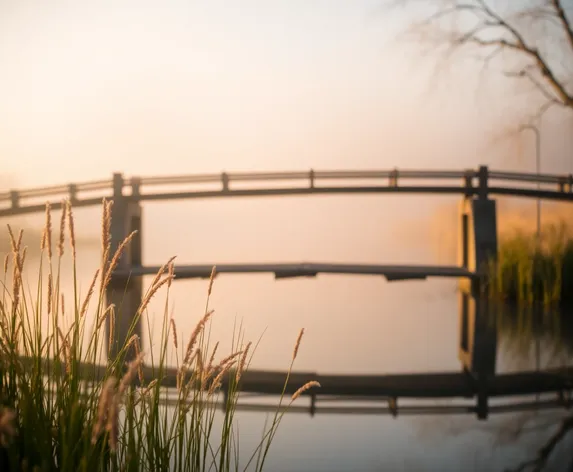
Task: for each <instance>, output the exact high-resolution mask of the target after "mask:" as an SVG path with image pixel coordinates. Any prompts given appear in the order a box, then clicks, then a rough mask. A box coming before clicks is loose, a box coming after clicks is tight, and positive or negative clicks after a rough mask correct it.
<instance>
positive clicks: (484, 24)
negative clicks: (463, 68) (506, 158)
mask: <svg viewBox="0 0 573 472" xmlns="http://www.w3.org/2000/svg"><path fill="white" fill-rule="evenodd" d="M389 1H392V0H389ZM393 1H394V3H400V4H402V5H404V4H407V3H410V2H412V1H413V0H401V1H400V0H393ZM434 2H435V3H437V4H438V5H440V4H441V7H438V8H437V11H434V12H433V13H431V14H430V15H428V16H426V17H425V18H423V19H422V20H421V21H418V22H416V23H414V24H412V27H411V29H410V31H411V32H416V33H418V34H419V35H420V36H419V37H418V41H419V42H420V43H421V44H424V45H425V46H426V47H428V48H431V49H433V50H440V51H441V52H443V53H444V54H443V56H441V58H440V59H439V60H438V61H437V63H436V66H437V68H438V69H439V70H440V71H441V72H443V71H444V70H445V67H446V65H447V64H450V65H451V63H452V62H451V61H452V58H453V55H454V53H456V52H457V51H461V50H462V49H463V50H466V51H467V50H468V48H471V49H475V50H477V51H481V52H482V53H481V54H479V55H480V56H481V57H480V58H479V59H480V60H481V61H483V63H484V67H483V68H482V69H481V70H480V73H479V74H480V75H479V77H478V79H480V81H483V73H484V71H485V70H486V69H489V68H490V67H489V66H490V63H491V62H492V59H494V58H499V57H503V60H511V61H517V62H518V64H519V63H521V65H517V69H516V68H515V67H514V66H515V64H514V65H513V66H510V67H513V69H514V70H513V71H509V72H508V71H507V70H505V71H503V72H506V73H505V75H506V76H507V77H510V78H513V79H517V80H523V81H525V82H527V83H529V84H530V85H532V86H533V88H532V90H534V91H536V92H537V93H538V94H539V97H541V99H542V102H540V103H539V102H538V103H537V104H535V105H533V106H534V107H538V108H537V109H536V113H535V117H539V116H541V115H543V114H544V113H545V112H546V111H547V110H548V109H550V108H551V107H553V106H556V105H559V106H562V107H566V108H569V109H573V89H572V87H571V84H569V83H568V81H567V79H568V68H569V67H571V66H572V65H573V56H572V55H571V54H570V53H572V52H573V31H572V25H571V22H572V21H573V20H571V21H570V19H569V17H568V16H567V12H566V11H565V9H564V5H563V2H564V0H544V1H543V2H542V3H541V4H540V5H534V6H531V5H529V6H527V7H524V8H518V7H517V5H518V4H519V3H518V2H515V3H514V2H510V3H511V6H512V7H513V10H509V11H510V13H501V12H500V11H496V10H495V9H494V8H493V7H492V6H491V2H490V1H489V0H461V1H455V0H453V1H446V0H434ZM508 5H509V4H508ZM508 8H509V7H508ZM515 10H518V11H517V12H515ZM456 15H464V16H463V18H462V19H465V20H468V21H469V23H470V25H469V27H462V26H460V27H459V28H458V27H457V26H455V25H454V26H447V25H445V24H444V21H445V20H447V19H448V18H453V17H455V16H456ZM539 22H541V23H540V27H541V28H542V30H543V34H541V35H539V33H538V37H539V38H543V41H544V43H547V44H550V46H549V47H546V48H545V49H543V48H542V49H540V48H539V47H538V46H537V44H536V42H535V41H533V40H531V37H530V36H531V35H530V34H529V33H531V32H532V31H535V30H537V28H536V25H537V24H538V23H539ZM546 28H549V30H548V31H549V33H550V34H551V35H552V36H550V35H548V34H547V33H546V32H545V29H546ZM556 32H559V34H555V33H556ZM432 33H433V35H432ZM562 33H563V34H564V36H563V35H562ZM563 37H565V38H566V40H567V47H566V48H565V49H566V51H567V54H568V55H567V56H564V53H565V51H564V48H563V46H564V44H562V45H560V44H559V43H558V41H562V40H563ZM556 43H557V44H556ZM443 46H446V47H445V49H443ZM428 52H429V51H426V54H427V53H428ZM469 57H471V55H470V56H469ZM447 61H450V62H447ZM446 62H447V64H446ZM506 69H507V68H506ZM434 80H435V77H434Z"/></svg>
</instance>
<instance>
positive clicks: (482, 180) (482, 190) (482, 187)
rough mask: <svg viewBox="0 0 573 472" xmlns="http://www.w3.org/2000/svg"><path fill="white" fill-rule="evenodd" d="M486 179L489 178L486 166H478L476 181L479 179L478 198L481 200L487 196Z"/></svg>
mask: <svg viewBox="0 0 573 472" xmlns="http://www.w3.org/2000/svg"><path fill="white" fill-rule="evenodd" d="M488 177H489V171H488V168H487V166H480V168H479V170H478V179H479V187H478V197H479V198H480V199H482V200H485V199H486V198H487V197H488V194H489V189H488V185H489V184H488Z"/></svg>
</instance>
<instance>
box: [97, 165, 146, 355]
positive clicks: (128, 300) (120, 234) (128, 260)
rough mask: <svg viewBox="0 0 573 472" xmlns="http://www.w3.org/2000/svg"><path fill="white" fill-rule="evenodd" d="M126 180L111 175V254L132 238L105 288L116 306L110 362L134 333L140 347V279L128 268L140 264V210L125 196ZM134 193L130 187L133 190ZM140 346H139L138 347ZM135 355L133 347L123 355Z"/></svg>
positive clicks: (108, 300)
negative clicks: (127, 239)
mask: <svg viewBox="0 0 573 472" xmlns="http://www.w3.org/2000/svg"><path fill="white" fill-rule="evenodd" d="M124 186H125V181H124V179H123V176H122V174H114V175H113V207H112V212H111V224H110V232H111V234H110V239H111V249H110V254H111V255H113V254H115V252H116V250H117V249H118V247H119V246H120V245H121V243H122V242H123V241H124V240H125V238H127V237H128V236H129V235H130V234H131V233H132V232H133V231H136V233H135V235H134V236H133V237H132V239H131V243H130V244H128V245H127V246H126V247H125V249H124V250H123V252H122V255H121V257H120V259H119V262H118V265H117V267H116V271H117V272H118V273H115V274H112V277H111V280H110V283H109V285H108V286H107V288H106V302H107V305H110V304H112V303H113V304H114V305H115V320H114V321H113V322H114V329H113V334H114V335H113V338H112V339H110V341H111V343H112V344H111V346H108V353H109V356H110V359H114V358H115V357H116V356H117V354H118V353H119V351H120V350H121V349H122V347H123V346H124V345H125V343H126V342H127V341H128V339H129V338H130V337H131V336H132V335H134V334H136V335H138V336H139V338H140V345H141V334H142V329H141V319H140V315H139V307H140V305H141V300H142V291H143V284H142V277H135V276H131V275H130V274H129V272H130V269H131V268H132V267H134V266H141V264H142V257H141V256H142V245H141V240H142V236H141V213H142V211H141V207H140V205H139V201H137V200H135V199H133V198H131V197H130V196H126V195H124V191H123V190H124ZM132 190H133V188H132ZM111 322H112V319H111V317H109V316H108V317H107V318H106V331H107V336H106V339H109V335H110V331H111ZM141 347H142V346H141ZM134 354H135V351H134V349H133V348H130V349H129V351H128V352H127V353H126V357H127V358H128V359H132V358H133V356H134Z"/></svg>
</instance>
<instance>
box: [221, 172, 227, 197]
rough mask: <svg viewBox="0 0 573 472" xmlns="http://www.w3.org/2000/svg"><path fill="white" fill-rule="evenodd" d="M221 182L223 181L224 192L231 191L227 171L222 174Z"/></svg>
mask: <svg viewBox="0 0 573 472" xmlns="http://www.w3.org/2000/svg"><path fill="white" fill-rule="evenodd" d="M221 182H222V183H223V192H228V191H229V175H228V174H227V173H226V172H223V173H222V174H221Z"/></svg>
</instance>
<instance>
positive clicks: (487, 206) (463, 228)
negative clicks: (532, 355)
mask: <svg viewBox="0 0 573 472" xmlns="http://www.w3.org/2000/svg"><path fill="white" fill-rule="evenodd" d="M479 179H480V184H479V191H478V196H477V197H465V198H464V199H463V200H462V202H461V205H460V210H459V219H460V226H459V244H458V265H459V266H461V267H464V268H466V269H468V270H470V271H472V272H474V273H476V274H477V275H478V279H474V280H467V279H463V280H460V283H459V329H460V338H459V348H458V358H459V360H460V362H461V364H462V368H463V369H464V371H466V372H467V373H468V374H470V376H471V377H472V379H473V381H474V384H475V387H476V388H475V391H476V392H477V395H478V398H477V403H478V405H477V414H478V418H479V419H485V418H487V409H488V407H487V396H488V394H487V384H488V381H489V379H490V378H491V377H493V376H494V375H495V364H496V355H497V330H496V325H495V322H494V319H493V317H492V316H490V314H491V313H490V306H489V301H488V299H487V298H486V296H485V293H484V291H483V290H484V285H483V283H481V281H482V280H483V278H484V277H485V276H486V275H487V271H488V268H489V266H490V264H491V263H492V262H493V261H495V260H496V258H497V222H496V205H495V201H494V200H490V199H489V198H488V196H487V168H486V167H481V168H480V171H479Z"/></svg>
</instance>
